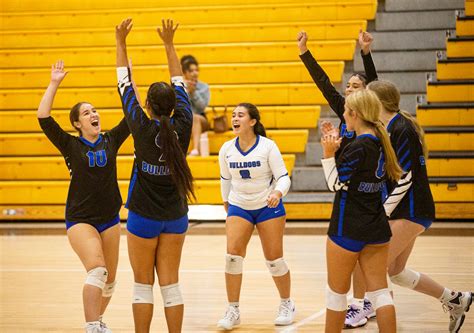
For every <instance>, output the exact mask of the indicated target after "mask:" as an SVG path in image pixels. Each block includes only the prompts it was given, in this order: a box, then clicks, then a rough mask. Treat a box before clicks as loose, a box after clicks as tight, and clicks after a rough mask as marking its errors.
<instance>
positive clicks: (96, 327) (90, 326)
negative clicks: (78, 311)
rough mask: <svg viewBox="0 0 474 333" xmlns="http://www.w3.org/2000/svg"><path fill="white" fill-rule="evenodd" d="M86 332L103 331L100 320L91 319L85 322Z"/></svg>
mask: <svg viewBox="0 0 474 333" xmlns="http://www.w3.org/2000/svg"><path fill="white" fill-rule="evenodd" d="M85 329H86V333H103V332H104V331H102V327H100V321H93V322H89V323H86V326H85Z"/></svg>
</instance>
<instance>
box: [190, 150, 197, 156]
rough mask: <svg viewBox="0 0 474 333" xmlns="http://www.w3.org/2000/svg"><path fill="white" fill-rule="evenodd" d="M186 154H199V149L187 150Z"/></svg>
mask: <svg viewBox="0 0 474 333" xmlns="http://www.w3.org/2000/svg"><path fill="white" fill-rule="evenodd" d="M188 156H199V150H197V149H193V150H191V151H190V152H189V154H188Z"/></svg>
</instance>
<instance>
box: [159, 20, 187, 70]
mask: <svg viewBox="0 0 474 333" xmlns="http://www.w3.org/2000/svg"><path fill="white" fill-rule="evenodd" d="M178 26H179V23H178V24H176V26H174V25H173V20H170V19H167V20H166V21H165V20H161V29H160V28H157V29H156V31H157V32H158V35H160V38H161V40H162V41H163V44H164V46H165V51H166V57H167V58H168V69H169V71H170V77H171V78H173V77H175V76H183V72H182V70H181V64H180V63H179V59H178V55H177V54H176V50H175V48H174V43H173V38H174V33H175V31H176V29H178Z"/></svg>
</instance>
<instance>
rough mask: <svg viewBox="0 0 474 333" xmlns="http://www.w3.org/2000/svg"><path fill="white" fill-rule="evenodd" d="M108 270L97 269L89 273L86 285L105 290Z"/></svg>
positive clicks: (103, 268)
mask: <svg viewBox="0 0 474 333" xmlns="http://www.w3.org/2000/svg"><path fill="white" fill-rule="evenodd" d="M107 275H109V273H108V272H107V268H105V267H96V268H93V269H91V270H90V271H89V272H87V278H86V282H85V284H89V285H91V286H95V287H97V288H100V289H102V290H103V289H104V287H105V282H106V281H107Z"/></svg>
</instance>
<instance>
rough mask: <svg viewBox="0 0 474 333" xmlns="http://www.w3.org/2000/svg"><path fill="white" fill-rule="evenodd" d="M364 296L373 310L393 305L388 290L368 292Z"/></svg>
mask: <svg viewBox="0 0 474 333" xmlns="http://www.w3.org/2000/svg"><path fill="white" fill-rule="evenodd" d="M366 295H367V298H368V299H369V301H370V303H372V306H373V308H374V309H375V310H377V309H378V308H381V307H382V306H386V305H393V298H392V295H390V290H388V288H385V289H379V290H376V291H369V292H367V293H366Z"/></svg>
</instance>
